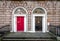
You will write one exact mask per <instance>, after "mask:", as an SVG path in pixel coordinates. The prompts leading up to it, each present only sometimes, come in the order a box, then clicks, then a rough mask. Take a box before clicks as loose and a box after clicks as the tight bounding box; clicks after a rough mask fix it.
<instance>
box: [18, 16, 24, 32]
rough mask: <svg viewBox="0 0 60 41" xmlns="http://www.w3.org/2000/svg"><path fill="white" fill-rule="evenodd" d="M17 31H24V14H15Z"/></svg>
mask: <svg viewBox="0 0 60 41" xmlns="http://www.w3.org/2000/svg"><path fill="white" fill-rule="evenodd" d="M17 31H24V16H17Z"/></svg>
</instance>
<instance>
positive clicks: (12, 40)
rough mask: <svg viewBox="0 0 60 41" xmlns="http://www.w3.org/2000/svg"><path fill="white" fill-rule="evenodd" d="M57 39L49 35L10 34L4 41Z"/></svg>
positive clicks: (50, 40)
mask: <svg viewBox="0 0 60 41" xmlns="http://www.w3.org/2000/svg"><path fill="white" fill-rule="evenodd" d="M55 40H56V37H55V36H53V35H52V34H49V33H10V34H8V35H5V36H3V38H2V41H55Z"/></svg>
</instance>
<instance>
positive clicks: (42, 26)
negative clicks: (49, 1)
mask: <svg viewBox="0 0 60 41" xmlns="http://www.w3.org/2000/svg"><path fill="white" fill-rule="evenodd" d="M32 17H33V18H32V27H33V28H32V31H33V32H36V31H42V32H47V11H46V9H45V8H43V7H35V8H34V9H33V10H32ZM38 25H39V26H38Z"/></svg>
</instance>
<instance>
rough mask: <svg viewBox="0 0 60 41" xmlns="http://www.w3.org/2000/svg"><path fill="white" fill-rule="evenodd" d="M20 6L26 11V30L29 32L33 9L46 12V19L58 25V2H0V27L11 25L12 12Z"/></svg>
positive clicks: (59, 15) (59, 13) (59, 7)
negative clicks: (42, 9) (40, 8)
mask: <svg viewBox="0 0 60 41" xmlns="http://www.w3.org/2000/svg"><path fill="white" fill-rule="evenodd" d="M18 6H21V7H24V8H26V10H27V11H28V27H29V28H28V29H29V30H31V14H32V10H33V9H34V7H37V6H41V7H44V8H45V9H46V10H47V15H48V16H47V18H48V19H50V23H51V24H53V25H60V2H58V1H0V27H1V26H3V25H7V24H10V25H11V23H12V17H11V16H12V11H13V9H14V8H16V7H18Z"/></svg>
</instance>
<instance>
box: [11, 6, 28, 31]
mask: <svg viewBox="0 0 60 41" xmlns="http://www.w3.org/2000/svg"><path fill="white" fill-rule="evenodd" d="M18 8H22V9H24V10H25V11H26V14H28V12H27V10H26V9H25V8H24V7H21V6H18V7H16V8H14V9H13V11H12V17H11V18H12V20H11V21H12V23H11V27H12V28H11V30H10V32H16V31H14V15H21V16H22V15H24V16H26V19H27V15H26V14H15V11H16V10H17V9H18ZM27 21H28V20H26V31H24V32H27V25H28V24H27Z"/></svg>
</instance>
